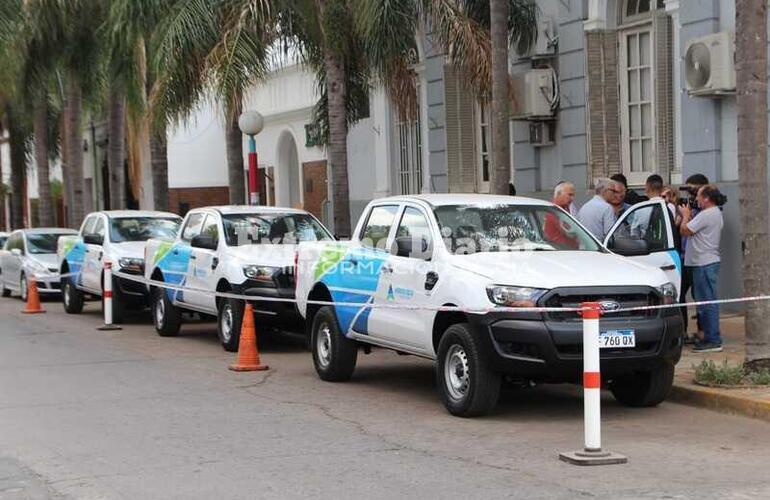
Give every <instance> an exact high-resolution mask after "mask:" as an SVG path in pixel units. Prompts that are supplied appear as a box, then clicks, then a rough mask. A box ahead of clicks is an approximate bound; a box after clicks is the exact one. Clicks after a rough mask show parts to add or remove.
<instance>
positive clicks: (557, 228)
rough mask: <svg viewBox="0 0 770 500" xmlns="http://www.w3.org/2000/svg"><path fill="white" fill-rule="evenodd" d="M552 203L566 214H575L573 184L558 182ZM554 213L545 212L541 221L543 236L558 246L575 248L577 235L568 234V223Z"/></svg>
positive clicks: (576, 246)
mask: <svg viewBox="0 0 770 500" xmlns="http://www.w3.org/2000/svg"><path fill="white" fill-rule="evenodd" d="M551 201H552V202H553V204H554V205H556V206H558V207H559V208H561V209H562V210H564V211H565V212H567V213H568V214H572V215H574V214H575V203H574V202H575V185H574V184H572V183H571V182H560V183H558V184H557V185H556V187H555V188H554V190H553V200H551ZM566 219H567V218H566V217H564V218H561V217H559V216H558V215H556V214H553V213H547V214H546V215H545V221H544V223H543V236H544V237H545V240H546V241H547V242H548V243H551V244H553V245H557V246H558V247H559V248H565V249H567V248H569V249H577V248H578V240H577V237H576V236H574V235H572V234H570V229H571V227H570V224H569V222H567V220H566Z"/></svg>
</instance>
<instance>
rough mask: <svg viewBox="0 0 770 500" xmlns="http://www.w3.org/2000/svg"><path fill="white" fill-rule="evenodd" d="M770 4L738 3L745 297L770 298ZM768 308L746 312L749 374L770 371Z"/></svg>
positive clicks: (758, 0)
mask: <svg viewBox="0 0 770 500" xmlns="http://www.w3.org/2000/svg"><path fill="white" fill-rule="evenodd" d="M766 23H767V2H766V1H765V0H737V2H736V5H735V33H736V37H735V42H736V43H735V55H736V65H735V69H736V77H737V104H738V174H739V177H740V192H741V194H740V207H741V225H742V227H743V245H744V250H743V293H744V295H747V296H753V295H761V294H763V293H766V292H767V288H766V287H767V284H768V283H770V267H769V266H768V262H770V236H769V235H768V224H767V221H768V215H769V212H770V210H768V205H767V197H768V189H767V139H768V137H767V31H766V30H767V24H766ZM768 317H770V302H768V301H758V302H749V303H748V304H747V306H746V362H747V368H748V369H758V368H762V367H766V368H770V325H769V324H768V323H767V318H768Z"/></svg>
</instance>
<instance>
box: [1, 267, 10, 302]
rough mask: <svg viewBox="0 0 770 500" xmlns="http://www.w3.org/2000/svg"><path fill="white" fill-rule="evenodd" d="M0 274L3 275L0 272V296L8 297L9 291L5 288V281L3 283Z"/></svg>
mask: <svg viewBox="0 0 770 500" xmlns="http://www.w3.org/2000/svg"><path fill="white" fill-rule="evenodd" d="M2 274H3V273H2V272H0V295H2V296H3V297H10V296H11V291H10V290H9V289H8V288H6V287H5V281H3V278H2Z"/></svg>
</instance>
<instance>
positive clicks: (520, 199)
mask: <svg viewBox="0 0 770 500" xmlns="http://www.w3.org/2000/svg"><path fill="white" fill-rule="evenodd" d="M387 201H393V202H405V201H411V202H415V201H418V202H423V203H425V204H427V205H430V206H432V207H440V206H446V205H478V206H483V205H500V204H504V205H543V206H550V205H551V203H550V202H548V201H544V200H538V199H536V198H527V197H524V196H505V195H497V194H474V193H468V194H464V193H461V194H417V195H407V196H391V197H388V198H380V199H378V200H377V203H382V202H387Z"/></svg>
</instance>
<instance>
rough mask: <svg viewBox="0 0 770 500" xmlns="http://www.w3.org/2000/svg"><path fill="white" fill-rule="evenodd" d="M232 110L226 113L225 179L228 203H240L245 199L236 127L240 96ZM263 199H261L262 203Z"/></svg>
mask: <svg viewBox="0 0 770 500" xmlns="http://www.w3.org/2000/svg"><path fill="white" fill-rule="evenodd" d="M235 108H236V109H234V110H231V111H230V112H228V111H226V113H227V115H226V116H227V130H226V131H225V139H226V141H227V180H228V183H229V186H230V189H229V192H230V204H231V205H242V204H243V201H244V200H245V199H246V191H245V189H246V188H245V186H244V181H243V133H242V132H241V129H240V128H239V127H238V117H239V115H240V114H241V109H242V106H241V98H240V96H239V97H238V98H237V99H236V103H235ZM264 201H265V200H261V202H262V203H264Z"/></svg>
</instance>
